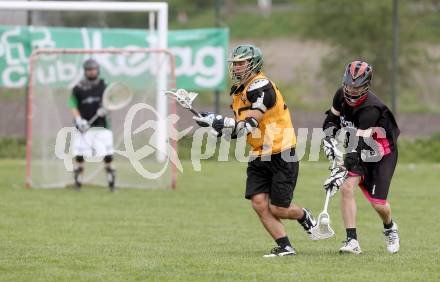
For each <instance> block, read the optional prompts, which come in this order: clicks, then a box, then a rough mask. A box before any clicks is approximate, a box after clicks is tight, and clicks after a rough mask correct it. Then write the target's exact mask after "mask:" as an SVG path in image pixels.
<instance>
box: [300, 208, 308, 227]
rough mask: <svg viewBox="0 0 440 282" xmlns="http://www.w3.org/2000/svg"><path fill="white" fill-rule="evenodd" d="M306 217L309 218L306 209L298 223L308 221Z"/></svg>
mask: <svg viewBox="0 0 440 282" xmlns="http://www.w3.org/2000/svg"><path fill="white" fill-rule="evenodd" d="M303 211H304V210H303ZM306 218H307V213H306V211H304V215H303V216H302V217H301V218H300V219H298V223H299V224H301V225H302V224H303V223H304V222H305V221H306Z"/></svg>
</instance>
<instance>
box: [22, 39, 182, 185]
mask: <svg viewBox="0 0 440 282" xmlns="http://www.w3.org/2000/svg"><path fill="white" fill-rule="evenodd" d="M88 58H94V59H95V60H96V61H97V62H98V64H99V65H100V70H99V71H100V77H101V78H102V79H103V80H104V81H105V83H106V84H107V85H109V84H110V83H112V82H121V83H124V84H125V85H126V86H127V87H128V88H129V89H130V90H131V92H132V93H133V98H132V99H131V102H130V104H129V105H127V106H126V107H124V108H123V109H121V110H117V111H112V112H109V113H108V117H109V121H110V124H111V126H110V127H111V131H112V132H113V139H114V148H115V154H114V157H115V165H116V169H117V182H116V185H118V186H119V187H134V188H158V187H170V186H171V187H174V185H175V179H176V168H175V166H174V163H173V162H172V161H170V158H169V156H170V155H169V153H170V150H171V151H172V152H176V142H175V141H174V140H172V139H170V138H168V129H169V124H168V123H167V114H168V113H174V112H175V105H174V103H173V102H172V101H168V100H166V104H165V108H163V105H161V104H160V103H158V100H159V98H160V97H163V96H164V95H163V93H164V91H165V90H167V89H170V88H174V87H175V59H174V56H173V54H172V53H171V52H170V51H169V50H168V49H152V48H136V49H117V48H112V49H99V50H96V49H94V50H87V49H40V50H36V51H34V52H33V53H32V55H31V57H30V60H29V83H28V111H27V145H26V184H27V186H29V187H41V188H50V187H64V186H67V185H69V184H71V183H72V182H73V178H72V172H71V170H72V168H73V150H72V140H73V139H74V138H75V136H76V138H78V137H81V136H78V135H75V134H78V132H77V131H76V129H75V128H74V127H73V117H72V115H71V113H70V109H69V108H68V105H67V104H68V103H67V101H68V99H69V97H70V95H71V91H72V88H73V87H74V86H75V85H76V84H77V83H78V82H79V81H80V80H81V79H82V78H83V69H82V64H83V62H84V61H85V60H86V59H88ZM136 107H137V108H136ZM139 107H140V108H139ZM134 108H136V109H137V110H135V111H133V109H134ZM164 124H165V126H164ZM141 127H143V129H142V130H141V129H140V128H141ZM137 129H138V131H139V132H138V131H137ZM164 132H165V135H163V133H164ZM163 148H165V150H164V149H163ZM157 152H162V153H161V154H157ZM164 152H166V153H164ZM84 183H85V184H92V185H106V178H105V175H104V172H103V165H102V158H101V159H100V158H94V157H93V156H89V157H88V158H86V163H85V175H84Z"/></svg>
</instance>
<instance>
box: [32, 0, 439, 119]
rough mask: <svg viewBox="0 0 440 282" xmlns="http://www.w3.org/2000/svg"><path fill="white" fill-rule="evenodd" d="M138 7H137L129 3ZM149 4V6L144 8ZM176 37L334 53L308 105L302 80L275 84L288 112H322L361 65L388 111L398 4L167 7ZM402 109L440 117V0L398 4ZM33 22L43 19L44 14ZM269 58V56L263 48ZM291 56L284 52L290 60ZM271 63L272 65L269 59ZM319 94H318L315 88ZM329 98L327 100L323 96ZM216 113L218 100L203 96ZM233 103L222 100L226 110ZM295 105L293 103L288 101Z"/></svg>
mask: <svg viewBox="0 0 440 282" xmlns="http://www.w3.org/2000/svg"><path fill="white" fill-rule="evenodd" d="M131 1H132V0H131ZM139 2H143V1H139ZM166 2H168V4H169V23H170V29H189V28H207V27H214V26H216V25H218V26H220V27H228V28H229V29H230V35H231V43H232V44H236V43H237V42H243V41H250V42H253V43H257V44H260V45H262V46H264V45H265V43H267V42H269V41H271V40H277V39H280V38H284V39H288V40H295V41H318V42H320V43H322V44H326V46H327V45H328V46H330V47H331V49H330V50H329V51H328V52H326V53H325V54H318V55H321V57H320V59H319V60H320V64H321V66H320V70H319V72H318V73H317V74H315V75H316V76H317V77H316V78H315V80H319V81H323V82H324V83H325V84H324V85H319V86H320V87H318V88H319V90H318V91H319V92H321V95H318V96H315V98H314V99H313V100H310V99H308V98H307V97H304V95H308V92H311V91H316V90H315V89H312V87H313V86H310V85H307V84H310V83H309V82H303V81H301V80H300V79H295V78H292V79H287V80H278V79H277V78H276V77H275V78H274V79H275V81H277V82H278V84H279V85H282V86H283V89H284V91H285V92H288V93H292V95H289V96H288V97H287V100H288V102H291V103H289V104H295V105H297V106H299V107H300V108H301V109H304V110H319V109H321V108H322V106H323V105H326V104H328V102H329V101H330V98H331V97H330V96H331V95H330V94H332V93H333V92H334V90H335V88H336V87H337V86H338V85H339V84H340V81H341V77H342V72H343V69H344V67H345V65H346V64H347V63H348V62H349V61H351V60H354V59H363V60H365V61H367V62H369V63H370V64H371V65H373V67H374V78H373V83H374V85H373V86H374V87H373V89H374V90H375V92H376V94H378V95H379V96H381V97H382V98H383V99H384V100H385V102H387V103H390V77H391V52H392V50H391V48H392V46H391V42H392V40H391V38H392V20H391V19H392V2H393V1H392V0H370V1H350V0H331V1H319V0H290V1H289V0H272V6H271V9H270V11H267V10H263V9H261V8H259V6H258V5H257V3H258V2H259V1H257V0H240V1H234V0H207V1H203V0H169V1H166ZM398 15H399V50H398V52H399V73H398V76H399V78H400V80H399V84H398V90H399V92H398V95H399V97H398V106H397V109H398V110H399V111H402V112H432V113H440V94H439V93H438V91H437V89H438V87H440V82H438V81H437V80H436V76H433V75H432V74H433V73H434V72H436V71H440V54H439V53H440V51H439V49H440V47H438V43H439V42H440V0H417V1H416V0H400V1H399V14H398ZM34 17H35V18H37V19H38V18H41V16H40V17H39V16H38V13H36V15H35V16H34ZM44 20H45V21H46V22H47V23H48V24H50V25H63V26H90V27H93V26H95V27H124V28H140V29H142V28H145V26H146V23H147V17H146V15H144V14H142V13H139V14H137V13H134V14H127V13H96V14H94V16H93V17H91V16H90V14H89V13H62V16H60V15H59V14H58V15H57V14H56V13H55V14H45V15H44ZM263 51H264V48H263ZM288 51H289V50H288V49H287V50H285V51H281V52H288ZM265 59H266V61H269V62H270V60H271V58H270V57H269V58H268V57H266V58H265ZM315 88H316V87H315ZM323 93H325V94H323ZM202 96H203V98H202V99H201V102H202V103H204V104H205V105H210V104H212V102H213V98H212V95H201V97H202ZM227 100H228V99H227V97H222V102H223V106H227ZM289 100H290V101H289Z"/></svg>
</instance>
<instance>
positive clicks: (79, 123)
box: [75, 117, 90, 133]
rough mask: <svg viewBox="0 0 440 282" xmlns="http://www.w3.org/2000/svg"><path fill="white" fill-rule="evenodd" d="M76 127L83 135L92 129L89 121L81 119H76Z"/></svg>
mask: <svg viewBox="0 0 440 282" xmlns="http://www.w3.org/2000/svg"><path fill="white" fill-rule="evenodd" d="M75 125H76V128H78V130H79V132H81V133H84V132H86V131H87V130H88V129H89V128H90V125H89V123H88V122H87V120H85V119H83V118H81V117H76V118H75Z"/></svg>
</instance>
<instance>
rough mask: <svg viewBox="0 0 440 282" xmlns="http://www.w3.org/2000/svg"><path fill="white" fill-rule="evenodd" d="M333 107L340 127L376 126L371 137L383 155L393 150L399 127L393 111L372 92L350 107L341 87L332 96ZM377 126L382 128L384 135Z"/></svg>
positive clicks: (365, 127)
mask: <svg viewBox="0 0 440 282" xmlns="http://www.w3.org/2000/svg"><path fill="white" fill-rule="evenodd" d="M333 108H334V109H335V110H337V111H338V112H340V123H341V127H347V128H354V129H363V130H365V129H369V128H377V130H374V131H373V135H372V137H373V139H374V140H375V141H376V142H377V143H378V144H379V146H380V147H381V149H382V150H383V151H382V153H383V155H387V154H389V153H391V152H392V151H394V149H395V146H396V144H397V138H398V137H399V134H400V130H399V127H398V125H397V122H396V119H395V118H394V115H393V113H392V112H391V111H390V109H389V108H388V107H387V106H386V105H385V104H384V103H383V102H382V101H381V100H380V99H379V98H378V97H377V96H376V95H375V94H374V93H372V92H371V91H369V93H368V96H367V99H366V100H365V102H364V103H362V104H361V105H359V106H358V107H351V106H349V105H348V104H347V103H346V102H345V99H344V93H343V89H342V87H341V88H339V89H338V90H337V91H336V94H335V96H334V98H333ZM378 128H383V129H384V130H385V135H386V136H383V134H381V132H380V131H379V130H378Z"/></svg>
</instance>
